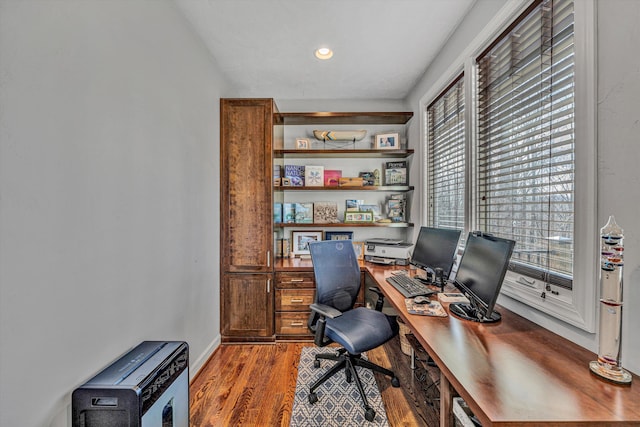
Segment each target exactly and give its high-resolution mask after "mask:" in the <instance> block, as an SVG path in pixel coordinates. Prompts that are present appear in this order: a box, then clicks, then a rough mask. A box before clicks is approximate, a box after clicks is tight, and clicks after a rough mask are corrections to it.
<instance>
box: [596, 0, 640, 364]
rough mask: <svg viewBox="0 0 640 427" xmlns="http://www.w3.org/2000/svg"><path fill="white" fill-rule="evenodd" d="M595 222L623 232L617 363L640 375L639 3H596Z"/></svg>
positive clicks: (600, 0)
mask: <svg viewBox="0 0 640 427" xmlns="http://www.w3.org/2000/svg"><path fill="white" fill-rule="evenodd" d="M597 12H598V224H599V225H600V226H603V225H604V224H605V223H606V222H607V218H608V217H609V215H614V216H615V217H616V221H617V222H618V225H620V226H621V227H622V228H623V229H624V235H625V238H624V246H625V257H624V258H625V261H624V262H625V265H624V271H623V273H624V278H623V280H624V311H623V319H624V320H623V329H622V362H623V363H622V365H623V366H624V367H625V368H627V369H629V370H631V371H632V372H634V373H636V374H640V334H638V329H637V328H638V325H640V221H639V220H638V212H640V174H639V173H638V167H639V166H640V57H639V56H638V55H637V54H634V53H631V52H634V51H636V50H637V47H638V45H640V26H638V23H640V2H638V1H636V0H598V2H597Z"/></svg>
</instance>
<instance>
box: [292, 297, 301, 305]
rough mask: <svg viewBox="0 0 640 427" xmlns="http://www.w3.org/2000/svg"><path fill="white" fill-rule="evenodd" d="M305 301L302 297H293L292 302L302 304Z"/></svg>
mask: <svg viewBox="0 0 640 427" xmlns="http://www.w3.org/2000/svg"><path fill="white" fill-rule="evenodd" d="M302 302H304V300H303V299H302V298H291V303H292V304H300V303H302Z"/></svg>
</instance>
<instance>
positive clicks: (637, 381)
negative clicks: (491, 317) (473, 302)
mask: <svg viewBox="0 0 640 427" xmlns="http://www.w3.org/2000/svg"><path fill="white" fill-rule="evenodd" d="M367 271H368V272H370V273H371V274H372V276H373V277H374V279H375V281H376V282H377V284H378V287H379V288H380V289H381V290H382V291H383V292H384V294H385V295H386V297H387V298H386V299H387V301H389V302H390V303H391V304H392V305H393V306H394V307H395V308H396V309H397V311H398V312H399V313H400V315H401V316H402V318H403V320H404V321H405V323H406V324H407V325H408V326H409V328H410V329H411V330H412V331H413V333H414V334H415V336H416V338H417V339H418V340H419V342H420V344H422V346H423V347H424V348H425V349H426V350H427V352H428V353H429V355H431V357H432V358H433V359H434V360H435V362H436V363H437V365H438V366H439V367H440V369H441V370H442V373H443V375H444V379H445V380H448V382H449V383H450V385H451V386H452V387H453V389H455V391H456V392H457V393H458V394H459V395H460V396H462V397H463V398H464V400H465V401H466V402H467V404H468V405H469V407H470V408H471V410H472V411H473V413H474V414H475V415H476V416H477V417H478V418H479V419H480V421H481V422H482V425H483V426H489V425H498V426H520V425H523V424H527V425H540V426H545V427H546V426H554V425H564V426H567V425H584V424H590V425H599V426H601V425H634V426H638V425H640V378H638V376H636V375H634V379H633V383H632V384H631V385H630V386H620V385H616V384H612V383H610V382H607V381H605V380H602V379H600V378H599V377H596V376H595V375H593V374H591V372H590V370H589V362H590V361H591V360H595V358H596V355H595V354H594V353H593V352H590V351H588V350H586V349H584V348H582V347H580V346H578V345H577V344H575V343H572V342H570V341H569V340H567V339H565V338H562V337H560V336H559V335H556V334H554V333H552V332H551V331H549V330H547V329H544V328H542V327H540V326H538V325H536V324H534V323H533V322H531V321H529V320H527V319H525V318H523V317H521V316H518V315H516V314H515V313H512V312H510V311H509V310H506V309H504V308H502V307H497V309H498V310H499V311H500V312H501V313H502V321H500V322H498V323H496V324H480V323H475V322H469V321H466V320H460V319H458V318H456V317H454V316H451V315H450V316H448V317H439V318H433V317H427V316H414V315H409V314H407V311H406V307H405V304H404V297H403V296H402V295H401V294H400V293H399V292H397V291H396V290H395V289H394V288H393V287H392V286H391V285H389V284H388V283H387V282H386V280H385V277H386V275H388V274H390V273H389V269H388V268H386V269H385V268H382V267H373V266H368V267H367ZM445 306H448V304H445ZM443 401H444V404H445V408H446V407H448V405H449V404H450V402H449V398H447V399H443ZM442 412H446V411H444V410H443V411H442ZM443 420H444V419H443Z"/></svg>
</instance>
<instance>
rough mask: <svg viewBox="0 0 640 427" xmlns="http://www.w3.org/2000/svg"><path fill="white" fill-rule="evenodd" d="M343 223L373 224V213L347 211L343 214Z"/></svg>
mask: <svg viewBox="0 0 640 427" xmlns="http://www.w3.org/2000/svg"><path fill="white" fill-rule="evenodd" d="M344 222H373V212H371V211H347V212H345V213H344Z"/></svg>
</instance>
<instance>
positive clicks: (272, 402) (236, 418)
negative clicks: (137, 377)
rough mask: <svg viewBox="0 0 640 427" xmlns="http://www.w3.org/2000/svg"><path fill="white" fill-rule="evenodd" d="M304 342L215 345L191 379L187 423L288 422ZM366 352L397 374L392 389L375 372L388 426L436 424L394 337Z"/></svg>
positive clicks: (198, 426)
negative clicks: (215, 347)
mask: <svg viewBox="0 0 640 427" xmlns="http://www.w3.org/2000/svg"><path fill="white" fill-rule="evenodd" d="M310 345H313V344H312V343H283V342H279V343H276V344H266V345H260V344H242V345H226V344H223V345H221V346H220V347H219V348H218V349H217V350H216V351H215V353H214V354H213V356H212V357H211V358H210V359H209V361H208V362H207V363H206V365H205V366H204V367H203V368H202V370H201V371H200V372H199V373H198V375H197V376H196V377H195V378H194V379H193V381H192V383H191V386H190V393H191V414H190V416H191V418H190V420H191V426H193V427H209V426H231V425H244V426H283V427H286V426H288V425H289V421H290V419H291V409H292V406H293V400H294V393H295V388H296V379H297V376H298V369H297V364H298V360H299V359H300V353H301V351H302V348H303V347H304V346H310ZM367 356H368V357H369V358H370V359H371V360H372V361H374V362H375V363H379V364H382V365H383V366H391V367H392V368H393V369H394V370H395V373H396V375H397V376H398V377H399V378H400V384H401V387H400V388H394V387H392V386H391V383H390V380H389V379H388V378H386V377H384V376H382V375H379V374H376V382H377V383H378V387H379V388H380V391H381V394H382V399H383V402H384V405H385V410H386V412H387V417H388V419H389V424H390V426H391V427H399V426H402V427H405V426H406V427H416V426H418V427H420V426H434V425H437V419H438V414H437V413H436V412H433V411H432V410H431V409H430V408H429V407H428V406H427V405H424V404H421V402H422V401H423V399H424V397H423V395H422V394H421V393H422V392H421V390H420V387H421V386H420V384H418V382H417V381H416V380H415V379H414V377H413V372H412V371H411V369H410V363H409V357H408V356H406V355H404V354H403V353H401V352H400V344H399V342H398V341H397V337H396V339H395V340H392V341H390V342H389V343H387V344H385V345H384V346H382V347H380V348H378V349H375V350H372V351H369V352H367ZM430 411H431V412H430ZM428 420H436V421H435V424H434V423H433V421H431V422H429V421H428Z"/></svg>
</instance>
